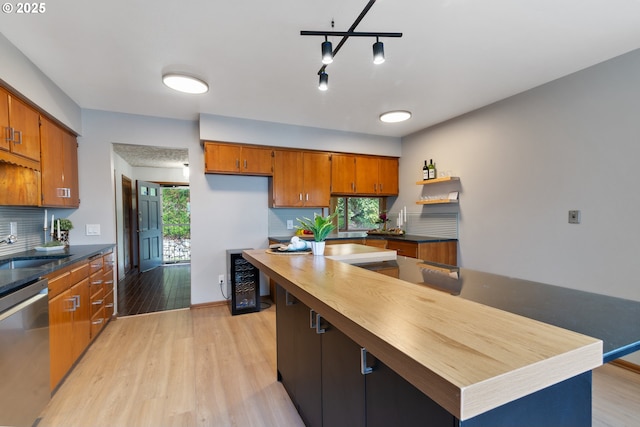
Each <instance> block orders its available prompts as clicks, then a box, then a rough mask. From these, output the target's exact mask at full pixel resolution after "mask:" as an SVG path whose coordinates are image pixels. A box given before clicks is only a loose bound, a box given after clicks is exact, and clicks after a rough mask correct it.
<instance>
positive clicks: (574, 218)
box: [569, 211, 580, 224]
mask: <svg viewBox="0 0 640 427" xmlns="http://www.w3.org/2000/svg"><path fill="white" fill-rule="evenodd" d="M569 224H580V211H569Z"/></svg>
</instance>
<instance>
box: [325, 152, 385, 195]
mask: <svg viewBox="0 0 640 427" xmlns="http://www.w3.org/2000/svg"><path fill="white" fill-rule="evenodd" d="M331 193H333V194H343V195H376V196H396V195H397V194H398V159H397V158H395V157H376V156H361V155H353V154H333V156H332V159H331Z"/></svg>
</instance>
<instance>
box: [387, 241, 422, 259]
mask: <svg viewBox="0 0 640 427" xmlns="http://www.w3.org/2000/svg"><path fill="white" fill-rule="evenodd" d="M387 249H392V250H395V251H396V252H398V255H400V256H408V257H411V258H418V244H417V243H411V242H398V241H395V240H389V241H388V242H387Z"/></svg>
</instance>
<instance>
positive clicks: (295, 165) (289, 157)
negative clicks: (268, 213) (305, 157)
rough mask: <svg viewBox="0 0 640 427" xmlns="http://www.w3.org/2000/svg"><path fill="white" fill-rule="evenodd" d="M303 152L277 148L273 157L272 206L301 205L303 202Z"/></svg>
mask: <svg viewBox="0 0 640 427" xmlns="http://www.w3.org/2000/svg"><path fill="white" fill-rule="evenodd" d="M302 168H303V163H302V152H301V151H293V150H276V151H275V152H274V158H273V179H272V206H273V207H301V206H304V202H303V188H304V176H303V169H302Z"/></svg>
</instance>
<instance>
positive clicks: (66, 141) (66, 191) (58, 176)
mask: <svg viewBox="0 0 640 427" xmlns="http://www.w3.org/2000/svg"><path fill="white" fill-rule="evenodd" d="M41 122H42V126H41V129H40V130H41V150H42V159H41V162H42V206H51V207H63V208H72V207H78V206H80V195H79V189H78V187H79V185H78V143H77V140H76V137H75V135H73V134H71V133H69V132H67V131H66V130H64V129H62V128H61V127H59V126H57V125H56V124H55V123H53V122H52V121H50V120H49V119H47V118H46V117H42V118H41Z"/></svg>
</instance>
